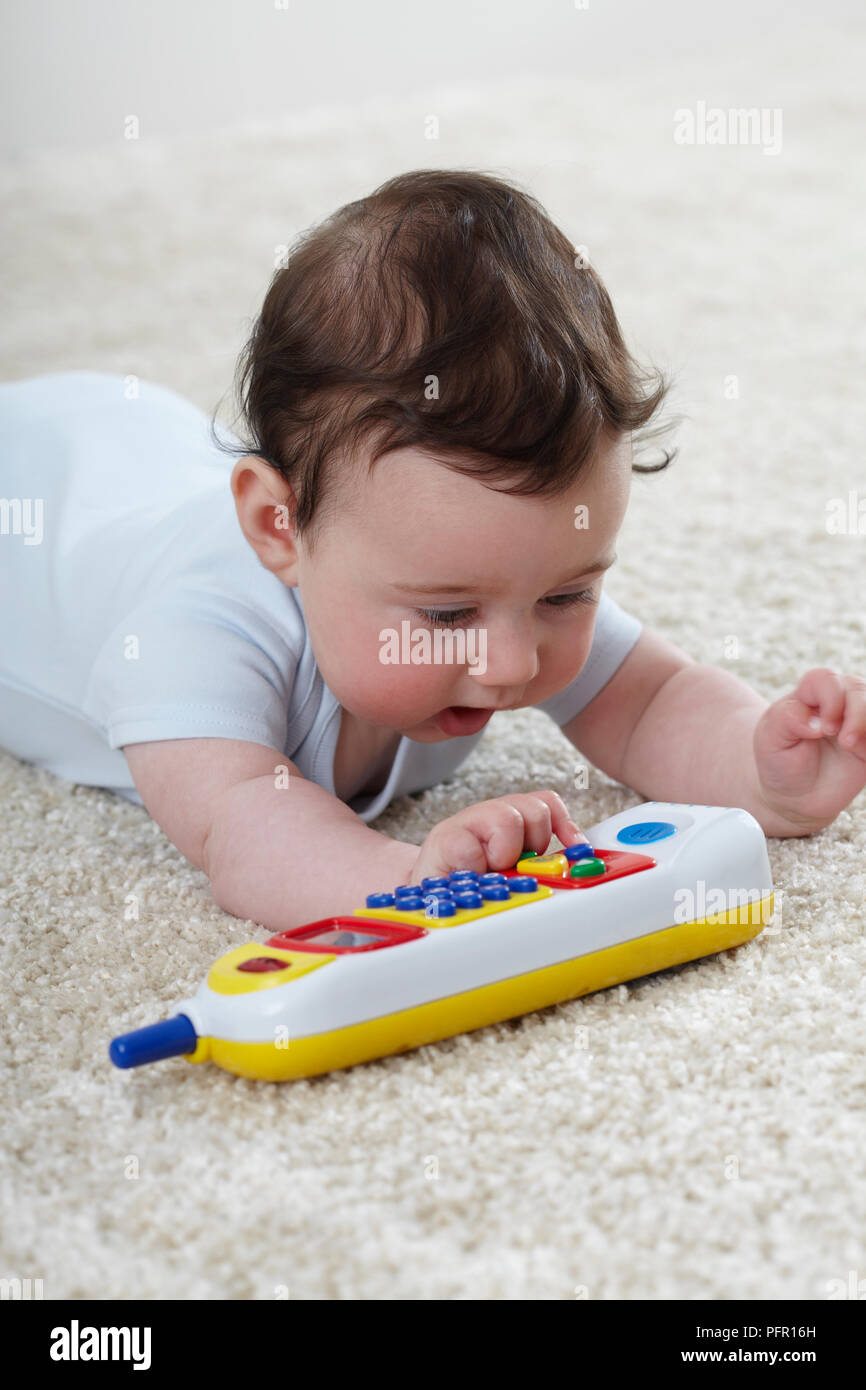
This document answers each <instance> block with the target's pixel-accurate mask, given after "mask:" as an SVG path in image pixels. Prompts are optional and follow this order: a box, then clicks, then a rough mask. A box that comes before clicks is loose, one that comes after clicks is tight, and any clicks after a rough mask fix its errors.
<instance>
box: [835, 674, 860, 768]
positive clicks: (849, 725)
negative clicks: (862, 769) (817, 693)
mask: <svg viewBox="0 0 866 1390" xmlns="http://www.w3.org/2000/svg"><path fill="white" fill-rule="evenodd" d="M842 682H843V685H844V687H845V713H844V717H843V720H842V727H841V728H840V730H839V746H840V748H843V749H844V750H845V752H846V753H856V754H857V755H858V757H863V756H864V751H866V680H864V679H863V677H862V676H843V677H842Z"/></svg>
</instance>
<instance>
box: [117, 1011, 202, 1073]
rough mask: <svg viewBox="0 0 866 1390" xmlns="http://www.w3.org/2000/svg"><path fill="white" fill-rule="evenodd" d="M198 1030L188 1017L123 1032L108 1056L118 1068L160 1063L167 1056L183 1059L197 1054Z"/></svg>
mask: <svg viewBox="0 0 866 1390" xmlns="http://www.w3.org/2000/svg"><path fill="white" fill-rule="evenodd" d="M197 1045H198V1037H197V1035H196V1031H195V1029H194V1028H193V1026H192V1024H191V1023H190V1021H189V1019H188V1018H187V1016H186V1014H177V1015H176V1016H175V1017H174V1018H167V1019H164V1020H163V1022H162V1023H151V1025H150V1027H149V1028H136V1029H135V1031H134V1032H132V1033H123V1034H121V1036H120V1037H119V1038H114V1039H113V1040H112V1041H111V1042H110V1043H109V1045H108V1055H109V1057H110V1058H111V1060H112V1062H113V1063H114V1065H115V1066H116V1067H142V1066H144V1064H145V1062H161V1061H162V1060H163V1058H164V1057H182V1056H183V1055H184V1053H187V1052H195V1050H196V1047H197Z"/></svg>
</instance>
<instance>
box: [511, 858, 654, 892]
mask: <svg viewBox="0 0 866 1390" xmlns="http://www.w3.org/2000/svg"><path fill="white" fill-rule="evenodd" d="M545 857H547V856H545ZM595 857H596V859H601V860H602V861H603V862H604V873H603V874H592V875H589V876H587V877H586V878H569V877H568V876H566V877H565V878H552V877H550V876H549V875H547V874H533V875H532V877H533V878H536V879H538V882H539V884H543V885H544V887H545V888H595V887H596V886H597V885H598V884H600V883H610V881H611V879H614V878H625V876H626V874H637V873H640V871H641V869H654V868H655V866H656V861H655V860H654V859H651V858H650V856H649V855H648V854H629V853H627V851H625V850H621V849H597V850H596V851H595ZM577 862H578V863H580V862H581V861H580V860H578V861H577ZM515 876H518V875H517V871H516V869H506V870H505V877H506V878H514V877H515Z"/></svg>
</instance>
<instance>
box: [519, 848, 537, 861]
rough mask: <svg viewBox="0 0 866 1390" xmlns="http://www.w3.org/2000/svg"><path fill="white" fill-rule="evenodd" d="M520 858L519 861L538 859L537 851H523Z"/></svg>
mask: <svg viewBox="0 0 866 1390" xmlns="http://www.w3.org/2000/svg"><path fill="white" fill-rule="evenodd" d="M520 858H521V859H537V858H538V850H537V849H525V850H524V851H523V853H522V854H521V856H520Z"/></svg>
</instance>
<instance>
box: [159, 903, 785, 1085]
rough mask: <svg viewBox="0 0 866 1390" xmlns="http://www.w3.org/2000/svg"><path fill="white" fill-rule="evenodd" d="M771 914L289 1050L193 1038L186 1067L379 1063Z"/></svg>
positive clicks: (721, 938)
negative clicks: (201, 1064) (194, 1042)
mask: <svg viewBox="0 0 866 1390" xmlns="http://www.w3.org/2000/svg"><path fill="white" fill-rule="evenodd" d="M772 915H773V894H772V893H770V894H768V896H767V897H765V898H762V899H761V901H760V902H755V903H750V904H748V905H747V906H745V907H739V908H735V909H734V910H733V911H731V912H720V913H716V914H714V915H712V916H710V917H701V918H698V919H697V920H696V921H694V922H684V923H681V924H679V925H677V926H674V927H667V928H665V929H664V930H662V931H657V932H651V933H650V934H649V935H648V936H640V937H637V938H636V939H635V940H634V941H626V942H623V943H622V945H620V946H608V947H607V948H605V950H603V951H593V952H591V953H590V954H589V955H586V956H577V957H576V958H575V959H573V960H567V961H562V962H561V963H560V964H559V965H549V966H546V967H545V968H544V969H542V970H531V971H529V972H528V973H527V974H525V975H515V976H512V978H511V979H509V980H500V981H499V982H498V983H497V984H493V985H484V986H483V987H482V988H480V989H470V990H467V991H466V992H465V993H463V994H452V995H449V996H448V998H446V999H436V1000H434V1001H433V1002H432V1003H430V1004H420V1005H418V1006H417V1007H416V1008H413V1009H403V1010H401V1011H400V1012H399V1013H395V1014H386V1015H385V1016H384V1017H383V1018H373V1019H370V1020H369V1022H367V1023H355V1024H352V1025H351V1026H350V1027H348V1028H339V1029H337V1030H336V1031H335V1032H333V1033H319V1034H317V1035H315V1036H313V1037H307V1038H291V1039H290V1040H289V1044H288V1046H287V1047H281V1046H278V1045H277V1044H276V1043H244V1042H227V1041H226V1040H225V1039H222V1038H199V1041H198V1046H197V1047H196V1050H195V1052H192V1053H190V1054H189V1055H188V1056H187V1058H186V1060H187V1061H188V1062H205V1061H208V1060H210V1061H213V1062H216V1064H217V1066H220V1067H222V1068H223V1069H224V1070H225V1071H230V1072H234V1073H235V1075H236V1076H247V1077H252V1078H254V1079H258V1080H262V1081H290V1080H296V1079H297V1078H299V1077H304V1076H318V1075H320V1074H321V1073H322V1072H328V1071H336V1070H338V1069H340V1068H342V1067H352V1066H355V1065H356V1064H357V1063H358V1062H369V1061H371V1060H372V1059H374V1058H377V1057H388V1056H391V1055H393V1054H394V1053H398V1052H408V1051H409V1050H410V1049H412V1048H415V1047H423V1046H424V1045H425V1044H426V1043H431V1042H438V1041H439V1040H440V1039H442V1038H451V1037H454V1035H455V1034H457V1033H471V1032H473V1031H474V1029H476V1028H484V1027H486V1026H487V1025H488V1024H490V1023H500V1022H502V1020H503V1019H506V1018H516V1017H519V1016H520V1015H521V1014H527V1013H532V1012H533V1010H535V1009H543V1008H546V1007H548V1006H549V1005H551V1004H561V1003H563V1002H564V1001H565V1000H568V999H577V998H579V997H580V996H581V995H582V994H591V993H592V992H593V991H594V990H597V989H609V988H610V986H611V985H618V984H621V983H622V982H623V981H624V980H635V979H638V978H640V976H642V975H652V974H654V973H655V972H656V971H658V970H666V969H668V968H669V967H670V966H672V965H682V964H683V963H684V962H685V961H689V960H698V959H699V958H700V957H701V956H708V955H715V954H716V952H718V951H727V950H729V949H730V948H731V947H732V946H739V945H741V944H742V943H743V942H745V941H750V940H751V939H752V937H754V936H757V935H758V933H759V932H760V931H761V930H762V928H763V927H764V926H765V925H766V924H767V923H768V922H769V921H770V918H771V917H772Z"/></svg>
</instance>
